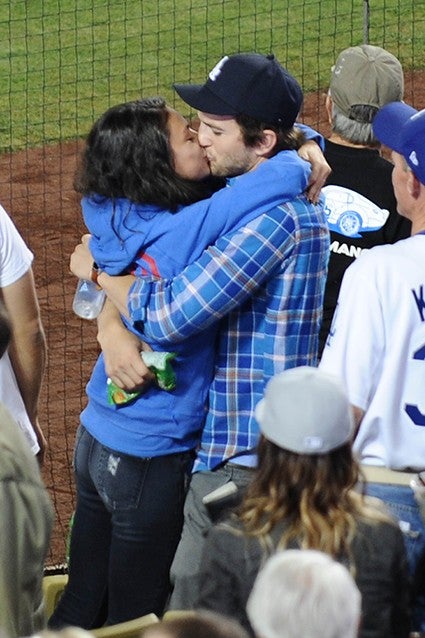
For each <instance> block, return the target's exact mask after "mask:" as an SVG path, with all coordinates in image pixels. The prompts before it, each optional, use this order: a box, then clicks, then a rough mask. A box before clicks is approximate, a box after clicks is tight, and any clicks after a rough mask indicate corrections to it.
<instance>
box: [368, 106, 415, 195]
mask: <svg viewBox="0 0 425 638" xmlns="http://www.w3.org/2000/svg"><path fill="white" fill-rule="evenodd" d="M372 127H373V132H374V134H375V137H377V139H378V140H379V141H380V142H381V143H382V144H385V146H388V148H390V149H391V150H393V151H395V152H396V153H399V154H400V155H403V157H404V159H405V160H406V162H407V163H408V165H409V167H410V168H411V169H412V171H413V173H414V174H415V175H416V177H417V178H418V180H419V181H420V182H421V183H422V184H425V109H424V110H422V111H417V110H416V109H414V108H413V106H409V105H408V104H405V103H404V102H391V103H390V104H386V105H385V106H383V107H382V109H380V110H379V111H378V113H377V114H376V116H375V118H374V120H373V122H372Z"/></svg>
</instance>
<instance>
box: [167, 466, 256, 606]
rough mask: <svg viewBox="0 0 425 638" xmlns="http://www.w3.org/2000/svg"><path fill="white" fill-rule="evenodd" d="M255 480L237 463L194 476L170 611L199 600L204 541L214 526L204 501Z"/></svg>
mask: <svg viewBox="0 0 425 638" xmlns="http://www.w3.org/2000/svg"><path fill="white" fill-rule="evenodd" d="M251 478H252V469H250V468H243V467H241V466H240V465H235V464H233V463H227V464H226V465H224V466H223V467H220V468H219V469H217V470H213V471H206V472H196V473H195V474H193V476H192V479H191V482H190V487H189V491H188V494H187V497H186V501H185V507H184V526H183V532H182V537H181V540H180V543H179V545H178V547H177V552H176V555H175V557H174V561H173V564H172V566H171V582H172V583H173V585H174V589H173V593H172V596H171V599H170V603H169V609H193V608H194V607H195V606H196V603H197V600H198V595H199V587H198V575H199V567H200V564H201V558H202V550H203V547H204V538H205V535H206V532H207V531H208V530H209V529H210V527H211V526H212V522H211V519H210V517H209V515H208V511H207V509H206V507H205V505H204V504H203V503H202V499H203V497H204V496H206V495H207V494H209V493H210V492H212V491H213V490H215V489H217V488H218V487H221V486H222V485H225V483H228V482H229V481H233V482H234V483H235V484H236V485H237V486H238V487H241V488H244V487H245V486H246V485H248V483H250V481H251Z"/></svg>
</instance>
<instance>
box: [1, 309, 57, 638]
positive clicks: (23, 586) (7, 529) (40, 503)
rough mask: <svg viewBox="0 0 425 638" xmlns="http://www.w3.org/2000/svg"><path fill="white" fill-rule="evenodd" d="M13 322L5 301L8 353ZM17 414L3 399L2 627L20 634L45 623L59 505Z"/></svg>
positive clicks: (10, 634)
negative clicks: (47, 564) (47, 566)
mask: <svg viewBox="0 0 425 638" xmlns="http://www.w3.org/2000/svg"><path fill="white" fill-rule="evenodd" d="M11 327H12V322H11V321H10V322H9V318H8V315H7V312H6V310H5V308H4V306H3V305H2V304H1V303H0V344H1V352H2V353H4V352H5V348H6V345H7V340H8V335H9V334H10V333H11ZM3 356H5V355H4V354H3ZM12 416H13V415H11V414H10V412H9V411H8V410H7V409H6V407H5V406H4V405H3V404H2V403H0V512H1V515H0V538H1V544H0V630H2V631H4V632H5V634H6V636H7V637H8V638H18V637H19V636H28V635H30V634H32V633H34V632H36V631H39V630H40V629H42V628H43V627H44V626H45V617H44V600H43V589H42V583H43V571H44V561H45V558H46V555H47V550H48V546H49V541H50V534H51V530H52V523H53V510H52V507H51V503H50V499H49V496H48V494H47V491H46V488H45V487H44V485H43V482H42V479H41V476H40V470H39V467H38V465H37V462H36V460H35V458H34V455H33V454H32V453H31V450H30V448H29V446H28V444H27V442H26V441H25V439H24V436H23V434H22V432H20V430H19V428H18V427H17V425H16V423H15V421H14V419H13V418H12Z"/></svg>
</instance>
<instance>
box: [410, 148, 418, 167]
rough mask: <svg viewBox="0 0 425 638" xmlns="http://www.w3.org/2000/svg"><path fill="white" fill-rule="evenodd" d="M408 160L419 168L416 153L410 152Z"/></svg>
mask: <svg viewBox="0 0 425 638" xmlns="http://www.w3.org/2000/svg"><path fill="white" fill-rule="evenodd" d="M409 159H410V161H411V162H412V164H414V165H415V166H419V161H418V158H417V157H416V151H412V152H411V153H410V155H409Z"/></svg>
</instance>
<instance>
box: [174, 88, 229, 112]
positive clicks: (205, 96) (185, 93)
mask: <svg viewBox="0 0 425 638" xmlns="http://www.w3.org/2000/svg"><path fill="white" fill-rule="evenodd" d="M173 88H174V89H175V90H176V92H177V93H178V94H179V96H180V97H181V99H182V100H183V101H184V102H186V104H189V106H191V107H192V108H193V109H196V110H197V111H202V112H203V113H212V114H213V115H237V114H238V113H237V111H235V109H234V107H232V106H230V105H229V104H228V103H227V102H225V101H224V100H222V99H221V98H219V97H218V96H217V95H215V94H214V93H213V92H212V91H210V90H209V88H208V87H207V86H205V84H173Z"/></svg>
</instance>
